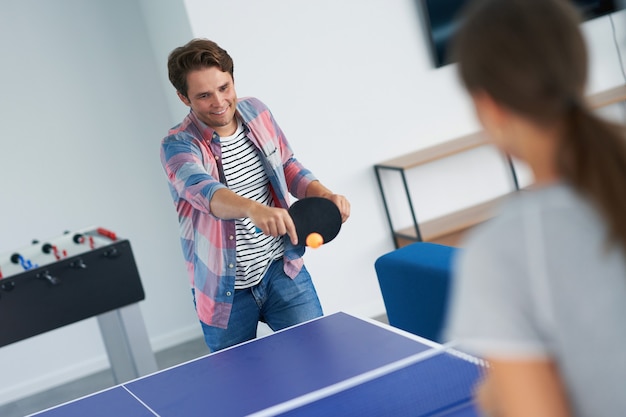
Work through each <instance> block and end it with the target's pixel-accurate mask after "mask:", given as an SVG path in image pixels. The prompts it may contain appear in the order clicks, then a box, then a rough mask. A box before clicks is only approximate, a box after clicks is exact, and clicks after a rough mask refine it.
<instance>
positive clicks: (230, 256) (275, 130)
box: [161, 98, 315, 328]
mask: <svg viewBox="0 0 626 417" xmlns="http://www.w3.org/2000/svg"><path fill="white" fill-rule="evenodd" d="M237 114H238V116H239V117H240V118H241V119H242V120H243V124H244V128H245V130H246V134H247V135H248V138H249V139H250V140H251V141H252V143H254V145H255V146H256V147H257V148H258V150H259V153H260V155H261V160H262V162H263V167H264V169H265V172H266V173H267V176H268V178H269V181H270V186H271V189H272V194H273V196H274V201H275V204H276V205H277V206H278V207H283V208H288V207H289V195H288V193H291V194H292V195H293V196H295V197H296V198H303V197H304V196H305V193H306V189H307V187H308V186H309V184H310V183H311V182H312V181H314V180H315V177H314V176H313V174H312V173H311V172H310V171H309V170H307V169H306V168H304V167H303V166H302V164H300V162H298V160H297V159H295V157H294V155H293V152H292V150H291V147H290V146H289V143H288V142H287V139H286V138H285V135H284V134H283V132H282V130H281V129H280V127H279V126H278V124H277V123H276V121H275V120H274V118H273V117H272V114H271V113H270V110H269V109H268V108H267V107H266V106H265V105H264V104H263V103H261V102H260V101H259V100H257V99H255V98H245V99H241V100H239V102H238V103H237ZM219 161H221V146H220V138H219V136H218V135H217V133H215V131H214V130H213V129H211V128H210V127H208V126H207V125H206V124H204V123H203V122H202V121H200V120H199V119H198V118H197V116H196V115H195V114H194V113H193V111H190V112H189V115H188V116H187V117H185V119H184V120H183V122H182V123H181V124H179V125H178V126H175V127H174V128H173V129H171V130H170V131H169V134H168V136H167V137H165V138H164V139H163V141H162V143H161V163H162V164H163V168H164V169H165V172H166V174H167V178H168V180H169V188H170V192H171V194H172V198H173V200H174V206H175V207H176V211H177V212H178V220H179V223H180V239H181V244H182V249H183V254H184V257H185V261H186V264H187V271H188V273H189V277H190V280H191V285H192V286H193V288H194V289H195V296H196V310H197V313H198V317H199V318H200V320H201V321H202V322H204V323H206V324H208V325H210V326H216V327H220V328H226V327H227V325H228V319H229V317H230V311H231V308H232V303H233V297H234V295H235V271H236V239H235V221H234V220H222V219H219V218H217V217H216V216H214V215H213V214H212V213H211V209H210V206H209V202H210V201H211V197H212V196H213V194H214V193H215V192H216V191H217V190H219V189H220V188H226V186H225V185H224V182H225V181H224V175H223V172H222V167H221V163H219ZM220 179H221V181H220ZM284 241H285V254H284V256H283V260H284V270H285V273H286V274H287V275H288V276H290V277H292V278H294V277H295V276H296V275H297V274H298V273H299V272H300V270H301V269H302V265H303V264H304V262H303V260H302V255H303V254H304V247H302V246H298V247H294V246H293V245H292V244H291V242H290V241H289V239H284Z"/></svg>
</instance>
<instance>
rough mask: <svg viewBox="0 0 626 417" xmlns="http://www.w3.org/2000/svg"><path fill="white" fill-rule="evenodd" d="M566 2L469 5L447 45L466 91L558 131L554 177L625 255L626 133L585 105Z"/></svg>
mask: <svg viewBox="0 0 626 417" xmlns="http://www.w3.org/2000/svg"><path fill="white" fill-rule="evenodd" d="M580 24H581V17H580V13H579V12H578V10H577V9H576V8H575V7H574V6H573V5H572V4H571V2H570V1H566V0H506V1H504V0H472V1H470V2H469V3H468V6H467V7H466V10H464V11H463V13H462V15H461V20H460V29H459V31H458V32H457V34H456V35H455V37H454V40H453V41H454V42H453V45H452V53H453V60H455V61H457V62H458V70H459V75H460V77H461V80H462V82H463V84H464V86H465V88H466V89H467V90H468V91H469V92H470V93H474V92H485V93H487V94H488V95H489V96H491V97H492V98H493V99H494V100H495V101H496V102H498V103H500V104H502V105H504V106H506V107H507V108H509V109H511V110H514V111H515V112H516V113H518V114H520V115H523V116H524V117H525V118H526V119H528V120H530V121H532V122H534V123H536V124H537V125H539V126H545V127H552V128H554V127H558V128H559V130H560V132H562V136H561V140H560V141H559V143H558V145H557V146H559V149H558V152H557V157H556V159H557V160H556V161H555V163H556V167H557V170H558V173H559V174H560V176H561V177H562V178H563V180H564V181H566V182H568V183H569V184H571V185H572V186H573V187H574V188H575V189H576V190H577V191H578V192H579V193H580V194H581V195H582V196H583V197H585V198H587V199H588V200H589V201H591V202H592V204H594V205H595V207H596V209H597V210H598V211H599V213H600V214H601V215H602V216H603V218H604V220H605V222H606V224H607V229H608V231H609V232H608V233H609V239H610V242H611V243H621V245H622V248H623V249H624V250H625V251H626V135H625V134H624V132H625V131H624V128H623V127H622V126H618V125H616V124H614V123H610V122H608V121H606V120H603V119H601V118H600V117H599V116H598V115H596V114H594V113H593V111H592V110H591V109H590V108H589V107H588V106H587V105H586V104H584V103H585V101H584V100H583V98H582V97H583V92H584V90H585V84H586V81H587V65H588V64H587V60H588V58H587V49H586V45H585V41H584V39H583V36H582V33H581V31H580Z"/></svg>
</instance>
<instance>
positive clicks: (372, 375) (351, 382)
mask: <svg viewBox="0 0 626 417" xmlns="http://www.w3.org/2000/svg"><path fill="white" fill-rule="evenodd" d="M450 348H451V346H450V345H449V344H443V345H438V346H437V347H435V348H433V349H428V350H425V351H422V352H419V353H416V354H414V355H411V356H408V357H406V358H403V359H400V360H397V361H395V362H391V363H389V364H386V365H384V366H381V367H379V368H376V369H372V370H370V371H367V372H364V373H362V374H360V375H356V376H353V377H350V378H348V379H345V380H343V381H340V382H337V383H335V384H333V385H329V386H327V387H324V388H320V389H318V390H316V391H312V392H310V393H307V394H304V395H301V396H300V397H296V398H293V399H291V400H288V401H285V402H282V403H280V404H276V405H273V406H271V407H268V408H266V409H263V410H260V411H257V412H254V413H252V414H249V417H268V416H275V415H278V414H281V413H285V412H287V411H292V410H295V409H296V408H298V407H302V406H304V405H307V404H310V403H312V402H315V401H317V400H320V399H322V398H326V397H330V396H331V395H334V394H337V393H339V392H341V391H345V390H348V389H350V388H353V387H355V386H358V385H360V384H363V383H366V382H369V381H372V380H374V379H376V378H379V377H381V376H384V375H387V374H390V373H392V372H394V371H397V370H400V369H403V368H405V367H407V366H410V365H413V364H415V363H418V362H421V361H423V360H426V359H429V358H431V357H433V356H436V355H438V354H440V353H443V352H445V351H447V350H448V349H450Z"/></svg>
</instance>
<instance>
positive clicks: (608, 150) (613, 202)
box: [557, 102, 626, 249]
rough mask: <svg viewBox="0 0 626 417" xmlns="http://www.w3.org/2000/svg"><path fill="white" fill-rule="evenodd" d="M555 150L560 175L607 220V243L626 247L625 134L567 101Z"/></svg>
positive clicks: (616, 127) (587, 109)
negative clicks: (560, 134) (558, 141)
mask: <svg viewBox="0 0 626 417" xmlns="http://www.w3.org/2000/svg"><path fill="white" fill-rule="evenodd" d="M564 126H565V127H564V137H563V140H561V141H560V149H559V152H558V153H557V155H558V156H557V169H558V172H559V173H560V174H561V175H562V177H563V179H564V180H565V181H567V182H568V183H569V184H571V185H572V186H573V187H574V188H575V189H576V190H578V191H579V192H580V193H581V194H582V195H583V196H584V197H587V198H588V199H589V200H590V201H591V202H592V203H593V204H594V205H595V206H596V208H597V210H598V211H599V212H600V214H601V215H602V216H603V217H604V219H605V221H606V223H607V226H608V227H607V229H608V233H609V239H610V243H619V244H621V245H622V247H623V248H624V249H626V136H625V135H624V127H623V126H620V125H617V124H614V123H610V122H608V121H606V120H603V119H601V118H600V117H599V116H597V115H596V114H594V113H593V112H592V111H591V110H590V109H589V108H587V107H585V106H583V105H581V104H578V102H576V103H572V104H571V105H570V108H569V111H568V112H567V114H566V116H565V120H564Z"/></svg>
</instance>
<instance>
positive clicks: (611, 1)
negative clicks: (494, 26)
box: [416, 0, 623, 67]
mask: <svg viewBox="0 0 626 417" xmlns="http://www.w3.org/2000/svg"><path fill="white" fill-rule="evenodd" d="M416 1H417V3H418V6H419V7H420V8H421V11H422V16H423V17H424V23H425V26H426V32H427V36H428V38H429V43H430V50H431V54H432V57H433V61H434V64H435V66H436V67H442V66H444V65H447V64H449V63H450V61H449V57H448V56H447V47H448V44H449V41H450V38H451V37H452V36H453V35H454V33H455V32H456V30H457V29H458V26H459V22H458V19H457V18H458V14H459V12H460V11H461V9H462V8H463V6H464V5H465V4H466V3H467V2H468V1H469V0H416ZM570 1H572V2H573V3H574V4H575V5H576V7H578V8H579V10H580V11H581V14H582V16H583V19H584V20H590V19H594V18H596V17H600V16H604V15H606V14H609V13H613V12H615V11H617V10H619V9H621V8H623V5H622V0H570Z"/></svg>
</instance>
